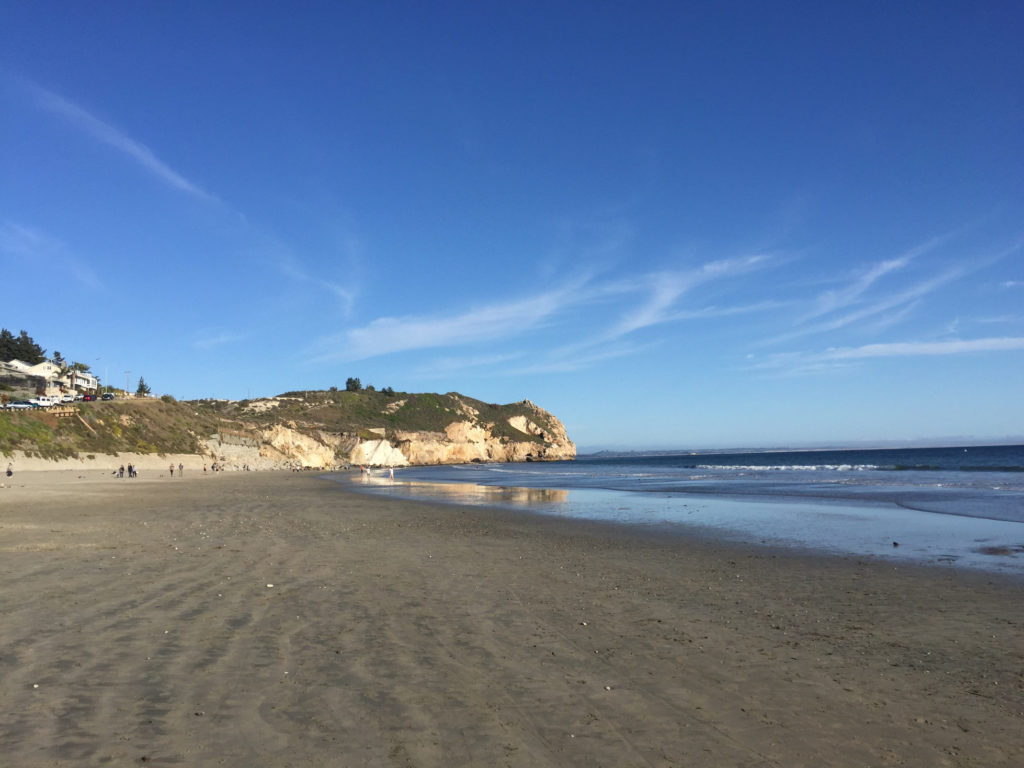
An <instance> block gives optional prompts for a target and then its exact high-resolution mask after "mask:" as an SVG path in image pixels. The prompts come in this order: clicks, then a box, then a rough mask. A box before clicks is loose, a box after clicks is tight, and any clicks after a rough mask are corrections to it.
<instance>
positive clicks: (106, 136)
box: [25, 82, 219, 202]
mask: <svg viewBox="0 0 1024 768" xmlns="http://www.w3.org/2000/svg"><path fill="white" fill-rule="evenodd" d="M25 86H26V87H27V88H28V90H29V91H30V92H31V93H32V94H33V96H34V97H35V100H36V103H37V104H38V105H39V106H40V107H42V108H43V109H45V110H47V111H48V112H52V113H53V114H55V115H57V116H59V117H61V118H62V119H63V120H65V121H66V122H68V123H69V124H71V125H72V126H74V127H75V128H77V129H79V130H81V131H83V132H84V133H86V134H88V135H89V136H91V137H92V138H93V139H95V140H97V141H99V142H101V143H103V144H106V145H108V146H110V147H113V148H114V149H116V150H118V151H119V152H121V153H122V154H123V155H125V156H127V157H128V158H130V159H131V160H133V161H134V162H135V163H136V164H138V165H139V166H141V167H142V168H143V169H145V170H146V171H148V172H149V173H150V174H152V175H153V176H155V177H156V178H157V179H159V180H160V181H162V182H163V183H164V184H167V185H168V186H170V187H173V188H174V189H177V190H179V191H181V192H185V193H186V194H189V195H192V196H193V197H196V198H198V199H200V200H204V201H206V202H219V201H218V200H217V198H216V197H214V196H213V195H211V194H210V193H208V192H206V191H205V190H204V189H202V188H201V187H200V186H199V185H198V184H195V183H193V182H191V181H189V180H188V179H187V178H185V176H183V175H182V174H181V173H178V172H177V171H175V170H174V169H173V168H171V167H170V166H169V165H168V164H167V163H165V162H164V161H163V160H161V159H160V158H159V157H157V156H156V154H155V153H154V152H153V150H151V149H150V148H149V147H147V146H146V145H145V144H143V143H141V142H139V141H136V140H135V139H133V138H131V137H130V136H127V135H126V134H124V133H123V132H122V131H120V130H118V129H117V128H115V127H114V126H112V125H110V124H109V123H106V122H104V121H103V120H101V119H99V118H98V117H96V116H95V115H93V114H92V113H91V112H89V111H88V110H86V109H84V108H83V107H80V106H79V105H78V104H75V103H74V102H72V101H69V100H68V99H65V98H64V97H63V96H59V95H57V94H56V93H53V92H52V91H49V90H47V89H45V88H43V87H41V86H39V85H36V84H35V83H31V82H25Z"/></svg>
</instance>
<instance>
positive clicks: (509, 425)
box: [205, 401, 576, 469]
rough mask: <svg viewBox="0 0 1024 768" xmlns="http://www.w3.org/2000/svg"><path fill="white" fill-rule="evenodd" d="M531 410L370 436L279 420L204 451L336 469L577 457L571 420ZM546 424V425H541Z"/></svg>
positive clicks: (470, 413) (229, 462)
mask: <svg viewBox="0 0 1024 768" xmlns="http://www.w3.org/2000/svg"><path fill="white" fill-rule="evenodd" d="M524 406H526V407H527V408H528V409H529V410H530V411H531V412H532V418H531V417H529V416H514V417H511V418H509V419H507V420H505V421H503V422H483V421H480V420H476V421H474V420H473V419H474V417H477V416H478V414H477V412H476V411H475V410H472V409H468V410H467V411H466V412H465V413H463V414H460V415H462V416H465V417H466V418H465V420H459V421H453V422H452V423H451V424H449V425H448V426H447V427H445V429H444V431H439V432H427V431H418V432H412V431H395V432H392V433H388V432H387V431H386V430H384V429H373V430H366V433H365V436H363V437H360V436H357V435H352V434H332V433H329V432H325V431H319V432H317V433H316V434H315V435H313V436H311V435H308V434H304V433H303V432H301V431H299V430H298V429H297V428H295V427H294V425H291V426H285V425H276V426H274V427H272V428H270V429H264V430H259V431H258V432H257V433H256V434H254V435H251V436H239V435H216V436H214V438H212V439H210V440H207V441H206V445H205V449H206V453H207V454H208V455H209V456H210V457H211V459H212V460H214V461H219V462H221V463H222V464H223V465H225V466H226V467H229V468H231V467H241V466H244V465H248V466H249V467H251V468H254V469H269V468H273V467H278V468H280V467H308V468H312V469H331V468H336V467H341V466H344V465H346V464H350V465H362V466H378V467H379V466H393V467H403V466H410V465H424V464H466V463H470V462H515V461H557V460H564V459H574V458H575V457H576V446H575V445H574V444H573V442H572V441H571V440H570V439H569V436H568V435H567V434H566V431H565V427H564V426H563V425H562V423H561V422H560V421H559V420H558V419H557V418H555V416H553V415H552V414H551V413H549V412H547V411H545V410H543V409H542V408H539V407H537V406H536V405H534V404H533V403H530V402H529V401H526V402H525V403H524ZM542 425H543V426H542Z"/></svg>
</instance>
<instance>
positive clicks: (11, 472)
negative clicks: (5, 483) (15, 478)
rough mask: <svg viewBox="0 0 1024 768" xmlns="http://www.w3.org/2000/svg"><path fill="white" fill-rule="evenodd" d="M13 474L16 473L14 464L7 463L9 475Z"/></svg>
mask: <svg viewBox="0 0 1024 768" xmlns="http://www.w3.org/2000/svg"><path fill="white" fill-rule="evenodd" d="M13 474H14V465H13V464H8V465H7V476H8V477H11V476H12V475H13Z"/></svg>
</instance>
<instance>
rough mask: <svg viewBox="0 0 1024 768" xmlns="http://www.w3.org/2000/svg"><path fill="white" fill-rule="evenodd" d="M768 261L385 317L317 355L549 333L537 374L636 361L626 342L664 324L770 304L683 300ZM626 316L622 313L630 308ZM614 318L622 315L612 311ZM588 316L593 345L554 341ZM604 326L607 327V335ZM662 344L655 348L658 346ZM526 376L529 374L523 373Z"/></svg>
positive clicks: (719, 264) (585, 282)
mask: <svg viewBox="0 0 1024 768" xmlns="http://www.w3.org/2000/svg"><path fill="white" fill-rule="evenodd" d="M766 258H767V257H765V256H762V255H757V256H749V257H744V258H740V259H725V260H719V261H711V262H708V263H706V264H704V265H702V266H700V267H697V268H693V269H680V270H675V271H660V272H657V273H651V274H645V275H638V276H632V275H631V276H628V277H625V278H621V279H607V280H598V279H594V278H592V277H590V276H581V277H579V278H577V279H576V280H574V281H572V282H567V283H564V284H563V285H561V286H559V287H556V288H553V289H550V290H548V291H545V292H543V293H540V294H537V295H534V296H529V297H526V298H520V299H511V300H508V301H503V302H495V303H492V304H487V305H482V306H477V307H472V308H469V309H465V310H461V311H457V312H454V313H450V314H436V315H410V316H405V317H381V318H377V319H375V320H373V321H371V322H370V323H368V324H366V325H364V326H362V327H358V328H352V329H349V330H347V331H344V332H342V333H339V334H334V335H332V336H328V337H325V338H323V339H320V340H319V341H318V342H317V343H316V344H315V347H314V348H313V349H312V350H311V352H310V355H311V358H312V361H313V362H318V363H322V362H326V361H342V360H346V361H347V360H358V359H365V358H369V357H376V356H381V355H389V354H395V353H401V352H411V351H415V350H424V349H440V348H458V347H464V346H470V345H474V344H480V343H499V342H503V341H507V340H509V339H512V338H515V337H517V336H522V335H524V334H528V333H532V332H537V331H539V330H550V331H551V333H550V334H548V336H547V337H546V338H544V339H542V340H541V346H540V348H535V349H533V350H532V351H531V354H530V357H531V361H532V362H531V364H530V369H529V370H530V372H536V371H537V370H541V369H543V370H547V371H552V370H578V369H580V368H584V367H587V366H590V365H593V364H595V363H597V362H599V361H601V360H607V359H609V358H611V357H622V356H625V355H628V354H633V353H634V352H636V351H638V350H639V349H641V348H645V347H646V346H649V345H650V343H652V342H644V343H643V346H640V345H638V344H637V343H630V342H628V341H626V340H625V339H626V337H628V336H630V335H631V334H633V333H635V332H637V331H639V330H641V329H644V328H651V327H653V326H657V325H662V324H665V323H671V322H679V321H681V320H687V319H697V318H701V317H711V316H715V315H718V316H726V315H729V314H738V313H742V312H753V311H758V310H759V309H763V308H764V307H765V306H767V305H768V304H769V303H767V302H763V303H757V304H755V305H749V306H744V307H724V308H719V307H716V308H702V309H700V310H697V311H694V310H686V309H683V308H682V307H680V301H681V299H682V298H683V297H684V296H685V295H686V294H687V293H689V292H690V291H691V290H692V289H693V288H694V287H696V286H698V285H701V284H704V283H707V282H710V281H713V280H722V279H725V278H728V277H734V276H737V275H740V274H745V273H747V272H749V271H751V270H752V269H755V268H757V267H758V266H760V265H762V264H763V263H764V262H765V260H766ZM624 304H625V305H626V306H625V308H623V309H620V308H621V307H622V306H623V305H624ZM613 310H615V311H613ZM583 316H586V317H587V318H590V319H591V320H592V322H587V321H583V322H582V325H584V326H593V328H594V331H593V332H592V333H591V334H589V336H588V337H587V338H584V339H581V340H579V341H576V342H573V343H571V344H561V345H559V344H557V343H555V342H554V341H553V340H554V339H556V338H565V336H566V335H572V333H571V332H568V331H566V326H568V325H570V324H572V323H577V324H579V323H580V318H581V317H583ZM602 325H603V326H604V327H602ZM653 343H656V342H653ZM508 355H509V353H505V352H501V351H496V352H491V353H489V355H485V356H479V355H477V356H473V355H470V356H467V357H464V358H459V357H448V358H444V359H443V360H440V361H437V365H436V366H428V368H429V369H430V370H432V371H436V370H441V369H444V370H452V369H454V368H455V367H460V368H461V369H467V368H471V367H474V366H475V365H476V364H475V362H474V361H477V360H480V359H493V357H494V356H497V358H500V359H501V360H503V361H505V360H507V359H508ZM519 370H520V371H521V370H522V369H519Z"/></svg>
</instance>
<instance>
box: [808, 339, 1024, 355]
mask: <svg viewBox="0 0 1024 768" xmlns="http://www.w3.org/2000/svg"><path fill="white" fill-rule="evenodd" d="M1020 349H1024V337H1019V336H1009V337H1006V336H1003V337H995V338H987V339H954V340H950V341H902V342H891V343H887V344H866V345H864V346H861V347H847V348H843V349H830V350H827V351H825V352H823V353H821V354H820V355H819V356H818V358H819V359H820V360H863V359H865V358H869V357H920V356H922V355H930V356H934V355H963V354H971V353H977V352H1012V351H1016V350H1020Z"/></svg>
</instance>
